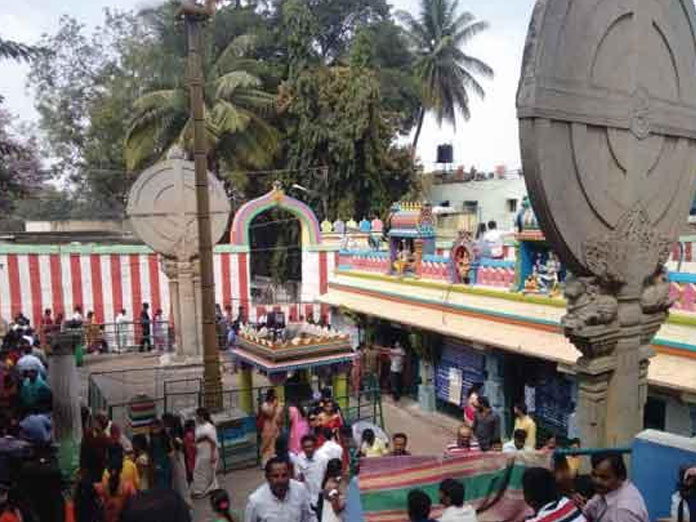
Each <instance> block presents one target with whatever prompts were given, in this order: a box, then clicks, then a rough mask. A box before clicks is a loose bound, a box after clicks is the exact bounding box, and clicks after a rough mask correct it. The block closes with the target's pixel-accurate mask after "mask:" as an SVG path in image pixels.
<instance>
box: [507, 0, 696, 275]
mask: <svg viewBox="0 0 696 522" xmlns="http://www.w3.org/2000/svg"><path fill="white" fill-rule="evenodd" d="M695 14H696V13H695V12H694V5H693V2H692V0H540V1H539V2H537V5H536V8H535V11H534V15H533V19H532V22H531V25H530V30H529V35H528V39H527V45H526V48H525V55H524V62H523V70H522V78H521V80H520V86H519V92H518V99H517V104H518V117H519V119H520V140H521V144H522V157H523V164H524V173H525V178H526V182H527V185H528V188H529V195H530V198H531V200H532V203H533V205H534V210H535V212H536V214H537V217H538V219H539V222H540V223H541V225H542V229H543V230H544V232H545V234H546V236H547V237H548V238H549V239H550V240H551V242H552V244H553V246H554V248H555V249H556V250H557V251H558V253H559V254H560V256H561V258H562V259H563V261H564V262H565V263H566V265H567V266H568V267H569V268H570V269H571V270H572V271H573V272H574V273H576V274H579V275H583V274H586V275H590V274H592V275H596V276H599V277H600V278H602V279H603V280H610V281H616V282H618V283H626V282H629V281H631V282H633V281H635V280H637V279H642V278H644V277H646V276H648V275H650V274H652V273H653V272H654V271H655V270H656V269H657V267H658V266H659V265H660V263H663V262H664V260H665V257H666V253H667V252H668V251H669V246H670V243H671V242H672V241H674V240H675V239H676V237H677V234H678V230H679V227H680V226H681V225H682V224H683V222H684V221H685V220H686V217H687V215H688V210H689V206H690V203H691V199H692V196H693V191H694V181H695V175H696V43H695V28H696V16H695ZM628 261H630V262H628Z"/></svg>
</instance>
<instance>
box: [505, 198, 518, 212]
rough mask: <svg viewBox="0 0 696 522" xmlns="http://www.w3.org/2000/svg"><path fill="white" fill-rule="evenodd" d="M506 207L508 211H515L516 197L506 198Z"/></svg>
mask: <svg viewBox="0 0 696 522" xmlns="http://www.w3.org/2000/svg"><path fill="white" fill-rule="evenodd" d="M507 209H508V212H512V213H514V212H517V200H516V199H508V200H507Z"/></svg>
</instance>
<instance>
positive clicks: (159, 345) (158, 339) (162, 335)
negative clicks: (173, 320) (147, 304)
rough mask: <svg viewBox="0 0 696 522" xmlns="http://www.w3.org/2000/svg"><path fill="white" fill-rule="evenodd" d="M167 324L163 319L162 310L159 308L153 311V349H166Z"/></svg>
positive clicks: (162, 350) (159, 350)
mask: <svg viewBox="0 0 696 522" xmlns="http://www.w3.org/2000/svg"><path fill="white" fill-rule="evenodd" d="M168 329H169V324H168V323H167V321H165V320H164V317H163V315H162V310H160V309H159V308H158V309H157V311H156V312H155V320H154V324H153V327H152V331H153V334H154V339H155V350H157V351H158V352H164V351H166V350H167V339H168V338H169V332H168Z"/></svg>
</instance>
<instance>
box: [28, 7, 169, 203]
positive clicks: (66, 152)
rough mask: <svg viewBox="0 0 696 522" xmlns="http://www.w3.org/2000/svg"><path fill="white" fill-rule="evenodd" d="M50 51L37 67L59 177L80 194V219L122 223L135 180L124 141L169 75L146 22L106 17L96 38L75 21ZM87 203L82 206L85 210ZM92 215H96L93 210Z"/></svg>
mask: <svg viewBox="0 0 696 522" xmlns="http://www.w3.org/2000/svg"><path fill="white" fill-rule="evenodd" d="M41 44H42V46H44V47H46V48H49V49H51V54H50V55H41V56H39V57H37V59H35V60H34V62H33V63H32V68H31V71H30V74H29V83H30V85H32V87H34V90H35V92H36V108H37V111H38V112H39V117H40V120H39V125H40V127H41V129H42V131H43V133H44V136H45V138H46V142H47V144H48V147H49V152H50V154H51V156H52V157H54V158H56V159H57V161H56V162H55V164H54V165H53V167H52V168H53V170H54V172H55V174H56V175H57V176H61V177H62V178H65V179H67V180H68V181H69V182H70V183H69V187H70V188H69V189H68V190H69V191H72V192H74V196H75V197H74V198H73V197H72V196H69V198H71V200H73V201H75V203H76V205H75V207H74V208H75V212H77V209H78V208H79V209H81V210H80V212H81V213H89V212H90V211H91V212H92V213H93V214H94V215H100V216H103V217H108V216H111V217H118V216H121V215H122V213H123V207H124V199H125V195H126V193H127V191H128V189H129V187H130V183H131V181H132V179H130V178H128V177H126V176H124V173H125V171H126V165H125V161H124V158H123V141H124V138H125V135H126V131H127V128H128V119H129V117H130V113H131V106H132V103H133V101H134V100H135V99H136V98H137V97H138V95H139V94H140V93H141V89H142V87H143V85H142V84H143V82H146V81H148V80H149V79H151V78H154V77H157V76H158V75H159V74H162V73H163V71H166V68H165V67H164V66H163V65H162V64H164V65H169V64H168V62H166V60H164V59H160V58H161V57H160V56H159V55H157V54H156V52H155V51H156V50H157V46H156V42H155V40H154V38H153V36H152V34H151V32H150V31H149V28H148V27H147V26H146V25H145V24H144V21H143V19H141V18H139V17H137V16H135V15H134V14H132V13H117V12H110V11H106V13H105V19H104V24H103V26H102V27H99V28H97V29H96V30H95V31H94V32H93V33H91V34H90V33H87V31H86V29H85V27H84V26H83V25H82V24H80V23H79V22H77V21H76V20H75V19H73V18H70V17H62V18H61V19H60V24H59V28H58V30H57V32H56V33H55V34H53V35H46V36H44V37H43V39H42V41H41ZM78 201H79V202H80V204H79V205H78V204H77V202H78ZM90 209H91V210H90Z"/></svg>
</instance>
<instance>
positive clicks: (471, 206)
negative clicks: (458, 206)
mask: <svg viewBox="0 0 696 522" xmlns="http://www.w3.org/2000/svg"><path fill="white" fill-rule="evenodd" d="M462 208H463V209H464V212H467V213H469V214H476V213H477V212H478V201H465V202H464V203H462Z"/></svg>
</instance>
